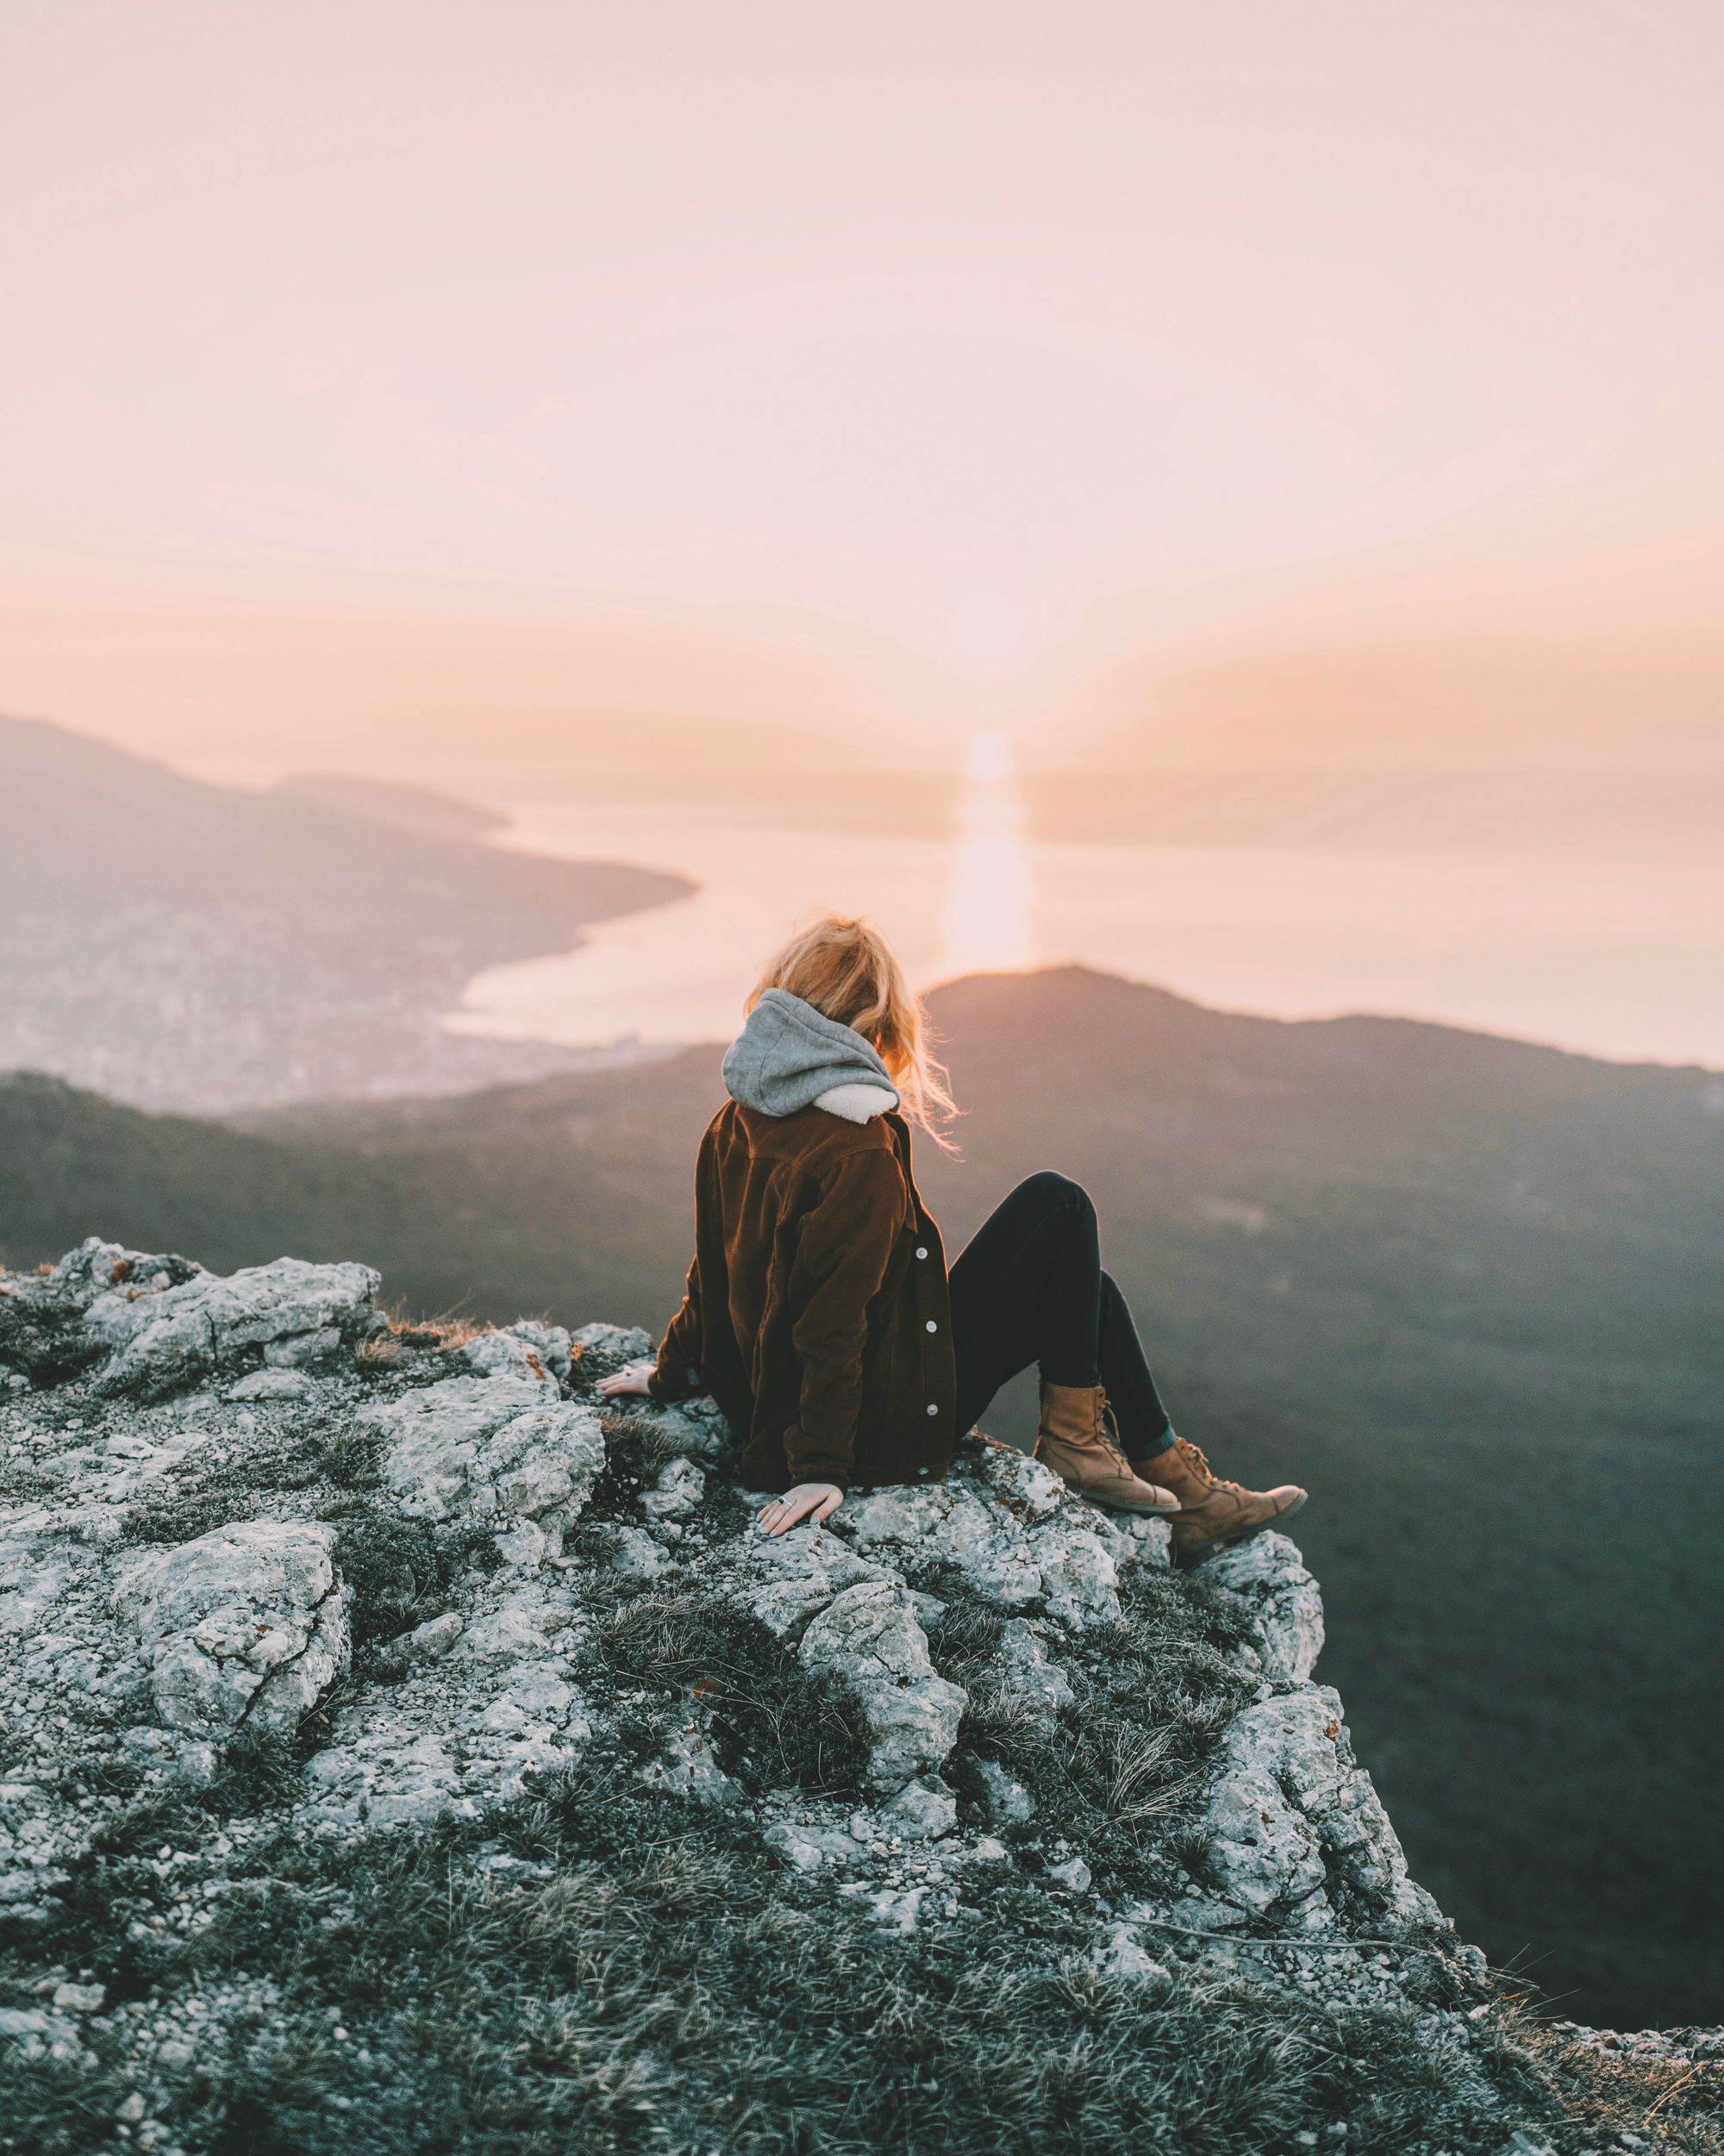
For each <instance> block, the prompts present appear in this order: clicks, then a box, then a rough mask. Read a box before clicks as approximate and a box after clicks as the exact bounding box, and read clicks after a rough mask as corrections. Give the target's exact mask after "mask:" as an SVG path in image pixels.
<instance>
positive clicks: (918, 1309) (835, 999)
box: [600, 916, 1305, 1564]
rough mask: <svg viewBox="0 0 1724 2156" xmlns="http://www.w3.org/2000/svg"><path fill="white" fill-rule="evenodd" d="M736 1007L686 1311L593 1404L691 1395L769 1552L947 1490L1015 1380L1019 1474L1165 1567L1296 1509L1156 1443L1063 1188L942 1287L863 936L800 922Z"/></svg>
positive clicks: (899, 1070) (1162, 1423)
mask: <svg viewBox="0 0 1724 2156" xmlns="http://www.w3.org/2000/svg"><path fill="white" fill-rule="evenodd" d="M746 1012H747V1022H746V1024H745V1025H744V1027H743V1028H742V1031H741V1034H740V1035H739V1036H738V1038H737V1040H736V1041H734V1044H733V1045H732V1047H731V1048H730V1050H729V1053H728V1054H727V1055H726V1057H725V1059H724V1082H725V1085H726V1088H727V1089H728V1092H729V1094H730V1098H729V1100H728V1102H727V1103H726V1104H725V1105H724V1106H723V1107H722V1108H721V1109H720V1110H719V1111H718V1113H717V1115H715V1116H714V1117H713V1119H712V1122H710V1124H709V1126H708V1127H707V1131H706V1135H705V1136H704V1137H703V1139H702V1140H701V1145H700V1153H699V1158H698V1160H697V1163H696V1170H695V1256H694V1262H693V1264H692V1265H690V1267H689V1277H688V1290H687V1293H686V1294H685V1295H684V1298H683V1305H682V1308H681V1309H679V1310H678V1313H677V1315H676V1316H675V1317H674V1318H673V1319H672V1320H671V1325H670V1328H669V1330H668V1331H667V1332H666V1333H665V1338H664V1340H663V1343H662V1344H661V1346H660V1347H659V1355H658V1360H657V1361H656V1363H647V1362H640V1363H634V1364H631V1365H629V1366H628V1368H627V1369H626V1370H622V1371H619V1372H617V1373H616V1375H615V1377H612V1378H606V1379H604V1380H603V1382H602V1384H601V1386H600V1390H602V1391H603V1392H607V1393H610V1394H613V1395H615V1394H627V1393H645V1394H647V1395H648V1396H649V1397H651V1398H653V1399H655V1400H673V1399H676V1398H678V1397H682V1396H684V1395H686V1394H689V1393H691V1392H708V1393H710V1394H711V1396H712V1397H713V1398H714V1399H715V1401H716V1402H717V1403H718V1405H719V1406H720V1407H721V1409H723V1411H724V1414H725V1415H726V1417H727V1418H728V1421H729V1423H730V1426H731V1428H733V1429H734V1430H735V1431H736V1432H737V1433H738V1434H740V1437H741V1438H742V1440H743V1453H742V1472H743V1474H744V1476H745V1478H746V1479H747V1480H748V1482H749V1483H750V1484H752V1485H753V1487H755V1488H756V1489H760V1490H781V1491H782V1492H783V1493H784V1494H783V1495H782V1496H781V1497H777V1498H776V1499H775V1500H774V1502H773V1503H771V1504H769V1505H768V1506H767V1507H766V1508H765V1510H764V1511H763V1513H762V1514H761V1515H760V1523H761V1526H762V1528H763V1529H764V1530H765V1532H766V1533H768V1534H783V1533H784V1530H785V1529H786V1528H790V1527H793V1526H794V1525H795V1524H796V1522H797V1521H798V1520H801V1519H803V1518H804V1517H806V1516H809V1515H811V1516H812V1517H813V1518H814V1519H815V1520H816V1521H819V1520H825V1519H828V1518H829V1517H830V1516H831V1515H832V1514H833V1513H834V1512H835V1511H836V1510H837V1509H838V1507H839V1506H840V1504H841V1503H842V1502H843V1499H844V1493H845V1491H846V1489H848V1488H849V1486H850V1485H851V1484H852V1483H855V1484H858V1485H859V1486H860V1485H865V1484H874V1483H915V1482H921V1481H934V1480H938V1479H939V1478H942V1477H943V1476H944V1475H945V1473H946V1470H947V1468H948V1466H949V1465H951V1460H952V1452H953V1444H954V1442H955V1441H956V1440H957V1438H958V1437H959V1435H960V1434H962V1433H963V1432H965V1431H966V1430H968V1429H970V1428H971V1427H972V1426H973V1425H974V1423H975V1421H976V1419H977V1417H978V1415H981V1414H982V1412H983V1411H984V1409H985V1408H986V1407H987V1405H988V1403H989V1402H990V1400H991V1399H992V1398H993V1397H994V1395H995V1393H996V1392H997V1391H998V1390H999V1389H1000V1387H1001V1386H1002V1385H1003V1384H1005V1382H1006V1381H1007V1379H1008V1378H1013V1377H1015V1376H1016V1374H1017V1373H1018V1372H1019V1371H1021V1370H1024V1369H1027V1368H1028V1366H1029V1365H1030V1364H1031V1363H1034V1364H1036V1365H1038V1367H1039V1369H1040V1377H1041V1418H1040V1434H1039V1435H1038V1436H1037V1439H1036V1443H1035V1452H1036V1456H1037V1458H1039V1459H1041V1460H1043V1461H1044V1462H1045V1463H1046V1465H1048V1466H1049V1467H1050V1468H1052V1469H1053V1472H1055V1473H1056V1474H1058V1475H1059V1477H1060V1478H1062V1479H1063V1480H1064V1481H1065V1483H1066V1484H1069V1485H1070V1487H1071V1489H1072V1490H1075V1491H1076V1492H1077V1495H1078V1496H1080V1497H1084V1498H1087V1499H1089V1500H1090V1502H1091V1503H1096V1504H1101V1505H1108V1506H1111V1507H1114V1508H1115V1509H1119V1510H1121V1511H1127V1512H1144V1513H1165V1514H1168V1515H1171V1522H1172V1533H1173V1549H1174V1554H1175V1556H1176V1557H1177V1558H1178V1559H1180V1561H1182V1562H1184V1563H1188V1564H1189V1563H1191V1562H1193V1561H1195V1560H1196V1559H1200V1558H1202V1557H1204V1556H1206V1555H1208V1554H1209V1553H1210V1552H1211V1551H1213V1550H1215V1549H1218V1548H1220V1547H1221V1546H1222V1545H1223V1544H1225V1543H1228V1542H1235V1541H1238V1540H1240V1538H1241V1537H1242V1536H1244V1535H1247V1534H1255V1533H1256V1532H1257V1530H1258V1529H1259V1528H1265V1527H1267V1526H1268V1525H1269V1523H1270V1522H1271V1521H1272V1520H1276V1519H1279V1518H1282V1517H1284V1516H1285V1515H1287V1514H1288V1513H1290V1512H1292V1511H1294V1510H1296V1509H1297V1508H1298V1507H1299V1506H1300V1505H1302V1503H1304V1502H1305V1493H1304V1491H1303V1490H1297V1489H1293V1488H1291V1487H1284V1488H1282V1489H1278V1490H1266V1491H1259V1490H1245V1489H1241V1487H1240V1484H1237V1483H1233V1482H1224V1481H1221V1479H1220V1478H1217V1477H1216V1476H1215V1475H1213V1474H1212V1473H1211V1472H1209V1464H1208V1462H1207V1461H1206V1460H1205V1459H1204V1458H1203V1455H1202V1453H1201V1452H1199V1451H1198V1449H1197V1447H1196V1446H1195V1445H1192V1444H1190V1443H1188V1442H1187V1441H1186V1440H1184V1438H1181V1437H1177V1436H1176V1435H1175V1434H1174V1431H1173V1429H1172V1427H1171V1424H1170V1423H1169V1422H1168V1419H1167V1415H1166V1412H1165V1409H1163V1407H1162V1404H1161V1401H1160V1398H1159V1396H1158V1394H1157V1392H1156V1389H1155V1381H1154V1379H1153V1378H1152V1377H1151V1375H1150V1372H1149V1365H1148V1364H1147V1363H1146V1361H1145V1360H1144V1355H1143V1350H1142V1347H1140V1344H1139V1341H1138V1336H1137V1329H1136V1328H1135V1326H1134V1324H1133V1322H1132V1316H1131V1312H1130V1311H1129V1309H1127V1307H1126V1302H1125V1297H1123V1296H1122V1295H1121V1292H1120V1290H1119V1288H1118V1287H1117V1285H1116V1284H1115V1282H1114V1280H1113V1278H1112V1277H1111V1276H1110V1275H1109V1274H1108V1273H1106V1272H1103V1271H1102V1263H1101V1256H1100V1248H1099V1244H1098V1241H1097V1236H1096V1209H1095V1207H1094V1205H1093V1204H1092V1203H1090V1197H1089V1194H1088V1193H1087V1192H1086V1191H1085V1190H1083V1189H1082V1188H1081V1187H1080V1186H1079V1185H1078V1184H1076V1183H1073V1182H1071V1181H1070V1180H1068V1179H1067V1178H1065V1176H1063V1175H1055V1174H1052V1173H1047V1172H1044V1173H1042V1174H1040V1175H1033V1176H1031V1177H1029V1178H1028V1179H1027V1180H1026V1181H1025V1182H1022V1183H1020V1184H1019V1185H1018V1186H1017V1188H1016V1189H1015V1190H1014V1191H1012V1193H1011V1194H1010V1196H1009V1197H1007V1198H1006V1200H1005V1202H1004V1203H1003V1204H1002V1205H1000V1206H999V1207H998V1208H997V1209H996V1210H995V1211H994V1212H993V1213H992V1214H991V1215H990V1217H989V1218H988V1219H987V1220H986V1221H985V1222H984V1223H983V1225H982V1227H981V1228H979V1229H978V1231H977V1233H976V1234H975V1235H974V1236H973V1237H972V1238H971V1241H970V1242H969V1243H968V1245H967V1246H966V1247H965V1250H964V1253H963V1254H962V1256H961V1257H959V1259H957V1261H956V1263H955V1264H954V1265H953V1266H952V1269H951V1272H950V1273H949V1274H948V1272H947V1271H946V1259H945V1253H944V1251H943V1249H942V1247H941V1245H940V1230H939V1229H938V1228H936V1227H935V1226H934V1220H933V1218H932V1216H931V1215H930V1214H929V1213H928V1208H927V1207H926V1206H925V1205H924V1204H923V1203H922V1201H921V1193H920V1192H919V1191H918V1190H917V1189H916V1185H915V1175H914V1173H913V1172H912V1169H911V1165H910V1134H909V1124H910V1123H912V1122H915V1123H919V1124H921V1127H922V1128H924V1129H925V1130H929V1131H933V1129H934V1118H935V1117H936V1116H939V1115H946V1114H950V1113H951V1112H953V1103H952V1099H951V1097H950V1095H949V1094H948V1093H947V1091H946V1084H945V1073H944V1072H942V1070H941V1069H940V1066H939V1064H938V1063H936V1062H935V1061H934V1059H933V1057H932V1056H931V1054H930V1053H929V1052H928V1047H927V1045H926V1039H925V1030H924V1025H923V1019H922V1012H921V1004H920V1003H919V1002H918V1000H917V999H916V997H914V996H912V995H911V993H910V992H909V988H908V986H907V984H906V983H905V980H904V977H903V972H902V970H901V969H900V967H899V965H898V962H897V959H896V957H895V956H894V955H893V953H892V951H891V949H890V946H889V945H888V944H887V943H886V941H885V939H884V937H883V936H882V935H881V934H880V933H879V931H878V929H876V928H872V927H871V926H870V925H869V924H868V923H867V922H861V921H848V920H843V919H840V918H838V917H837V916H828V917H827V918H825V919H823V920H821V921H818V922H815V925H814V926H813V927H812V928H809V929H807V930H805V931H804V932H803V934H800V935H798V936H796V937H795V938H794V939H793V940H792V941H790V943H788V944H787V945H786V946H785V947H784V949H783V950H782V951H781V952H780V953H778V957H777V958H776V959H773V960H772V962H771V965H770V966H768V967H767V968H766V970H765V973H764V974H763V975H762V976H761V978H760V980H759V984H758V985H757V986H756V988H755V990H754V992H753V995H752V996H751V997H749V999H748V1002H747V1004H746Z"/></svg>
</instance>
